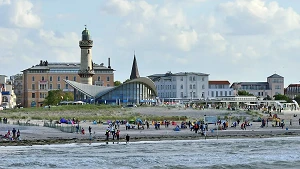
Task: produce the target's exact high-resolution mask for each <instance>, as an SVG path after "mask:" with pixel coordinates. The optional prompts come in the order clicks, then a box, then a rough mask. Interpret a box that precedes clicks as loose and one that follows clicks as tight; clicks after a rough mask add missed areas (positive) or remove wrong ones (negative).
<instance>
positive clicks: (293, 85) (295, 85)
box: [288, 84, 300, 87]
mask: <svg viewBox="0 0 300 169" xmlns="http://www.w3.org/2000/svg"><path fill="white" fill-rule="evenodd" d="M288 87H300V84H290V85H289V86H288Z"/></svg>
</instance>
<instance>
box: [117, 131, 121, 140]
mask: <svg viewBox="0 0 300 169" xmlns="http://www.w3.org/2000/svg"><path fill="white" fill-rule="evenodd" d="M116 136H117V140H118V141H119V139H120V130H117V132H116Z"/></svg>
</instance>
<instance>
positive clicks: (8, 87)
mask: <svg viewBox="0 0 300 169" xmlns="http://www.w3.org/2000/svg"><path fill="white" fill-rule="evenodd" d="M0 86H1V88H0V92H1V105H0V107H3V108H7V109H11V108H14V107H15V106H16V95H15V93H14V90H13V85H12V82H11V81H10V80H9V79H7V76H5V75H0Z"/></svg>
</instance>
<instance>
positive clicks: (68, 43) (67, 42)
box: [39, 29, 80, 47]
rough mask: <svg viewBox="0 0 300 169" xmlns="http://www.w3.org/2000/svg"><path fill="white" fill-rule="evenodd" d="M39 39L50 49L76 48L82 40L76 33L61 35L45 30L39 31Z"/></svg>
mask: <svg viewBox="0 0 300 169" xmlns="http://www.w3.org/2000/svg"><path fill="white" fill-rule="evenodd" d="M39 37H40V39H41V41H43V42H45V43H46V44H47V45H48V46H50V47H75V46H78V41H79V39H80V37H79V36H78V34H77V33H75V32H65V33H60V32H54V31H51V30H50V31H47V30H44V29H41V30H40V31H39Z"/></svg>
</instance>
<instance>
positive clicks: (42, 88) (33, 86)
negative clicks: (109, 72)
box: [31, 83, 110, 90]
mask: <svg viewBox="0 0 300 169" xmlns="http://www.w3.org/2000/svg"><path fill="white" fill-rule="evenodd" d="M97 86H102V85H97ZM107 87H110V85H109V84H107ZM49 89H50V90H52V89H54V88H53V84H51V83H50V84H49ZM56 89H58V90H60V89H61V85H60V84H57V88H56ZM65 89H69V85H68V84H65ZM31 90H35V84H32V85H31ZM38 90H48V86H47V84H40V86H39V89H38Z"/></svg>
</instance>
